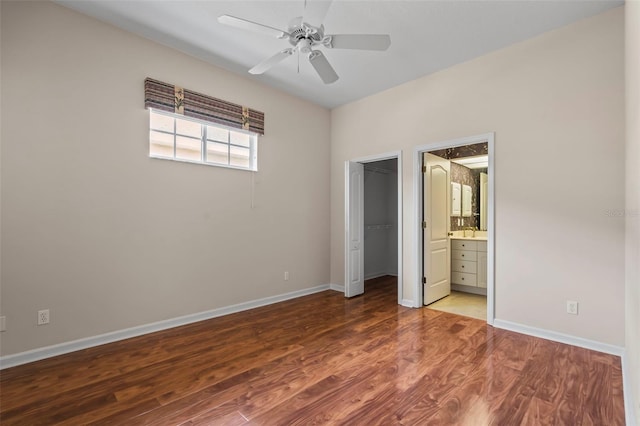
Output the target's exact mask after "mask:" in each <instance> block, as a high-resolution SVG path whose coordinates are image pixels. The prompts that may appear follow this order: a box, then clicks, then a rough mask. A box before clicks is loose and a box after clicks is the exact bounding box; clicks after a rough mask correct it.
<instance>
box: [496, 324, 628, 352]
mask: <svg viewBox="0 0 640 426" xmlns="http://www.w3.org/2000/svg"><path fill="white" fill-rule="evenodd" d="M493 326H494V327H496V328H502V329H504V330H509V331H515V332H516V333H522V334H527V335H529V336H535V337H540V338H542V339H547V340H552V341H554V342H560V343H566V344H567V345H572V346H578V347H581V348H585V349H591V350H593V351H598V352H604V353H606V354H610V355H617V356H619V357H622V354H623V353H624V348H623V347H621V346H615V345H610V344H608V343H602V342H596V341H595V340H589V339H583V338H582V337H576V336H571V335H569V334H563V333H558V332H555V331H551V330H544V329H542V328H536V327H530V326H528V325H523V324H518V323H515V322H511V321H505V320H500V319H497V318H496V319H495V320H494V321H493Z"/></svg>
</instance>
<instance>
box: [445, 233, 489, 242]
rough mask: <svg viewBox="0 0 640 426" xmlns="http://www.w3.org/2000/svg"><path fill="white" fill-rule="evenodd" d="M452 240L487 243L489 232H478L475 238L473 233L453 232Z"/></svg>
mask: <svg viewBox="0 0 640 426" xmlns="http://www.w3.org/2000/svg"><path fill="white" fill-rule="evenodd" d="M452 234H453V235H452V236H451V238H453V239H456V240H477V241H487V231H476V232H475V236H474V235H473V234H474V232H473V231H453V232H452Z"/></svg>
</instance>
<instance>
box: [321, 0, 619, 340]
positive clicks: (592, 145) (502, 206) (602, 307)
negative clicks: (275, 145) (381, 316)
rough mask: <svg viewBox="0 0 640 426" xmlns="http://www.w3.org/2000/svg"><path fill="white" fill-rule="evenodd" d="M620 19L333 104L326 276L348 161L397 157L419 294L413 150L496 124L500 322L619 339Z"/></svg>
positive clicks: (338, 234)
mask: <svg viewBox="0 0 640 426" xmlns="http://www.w3.org/2000/svg"><path fill="white" fill-rule="evenodd" d="M623 19H624V17H623V9H622V8H617V9H614V10H611V11H609V12H606V13H604V14H602V15H599V16H596V17H594V18H591V19H587V20H585V21H581V22H579V23H576V24H573V25H571V26H567V27H564V28H562V29H559V30H556V31H552V32H549V33H546V34H544V35H542V36H539V37H537V38H534V39H531V40H528V41H525V42H522V43H519V44H516V45H513V46H511V47H508V48H506V49H503V50H500V51H497V52H494V53H492V54H489V55H485V56H483V57H480V58H478V59H475V60H472V61H470V62H467V63H464V64H461V65H458V66H455V67H452V68H450V69H447V70H445V71H442V72H439V73H436V74H433V75H430V76H426V77H424V78H421V79H418V80H415V81H412V82H409V83H406V84H404V85H401V86H398V87H395V88H393V89H390V90H388V91H385V92H382V93H380V94H377V95H374V96H371V97H369V98H366V99H363V100H361V101H358V102H354V103H351V104H349V105H346V106H343V107H340V108H337V109H334V110H333V111H332V114H331V115H332V129H331V143H332V145H331V147H332V148H331V209H332V213H331V223H332V228H331V281H332V282H333V283H336V284H341V283H342V282H343V275H344V272H343V271H344V249H343V246H344V242H343V239H344V161H345V160H348V159H353V158H357V157H363V156H367V155H373V154H377V153H383V152H389V151H393V150H402V151H403V159H404V161H403V170H402V173H403V181H404V190H403V200H404V247H403V249H404V264H403V265H402V266H403V270H404V288H403V292H404V295H403V298H404V299H413V298H414V295H413V288H414V285H415V273H414V271H415V270H416V262H417V260H416V259H415V253H414V245H415V244H416V242H415V241H416V238H417V235H418V232H419V230H418V229H417V227H416V226H415V220H414V217H415V216H414V215H415V206H414V202H413V196H414V195H413V191H414V188H413V179H414V178H413V150H414V147H415V146H418V145H423V144H427V143H432V142H438V141H443V140H450V139H455V138H460V137H465V136H471V135H477V134H482V133H486V132H492V131H494V132H495V136H496V142H495V182H496V187H495V200H496V207H495V212H496V234H495V236H496V240H495V243H496V253H495V259H496V316H497V318H498V319H501V320H506V321H512V322H515V323H519V324H523V325H528V326H531V327H538V328H541V329H545V330H551V331H555V332H559V333H566V334H568V335H573V336H578V337H582V338H586V339H591V340H594V341H597V342H602V343H607V344H612V345H619V346H623V345H624V309H623V307H624V238H625V231H624V219H623V218H621V217H611V216H609V215H607V211H608V210H613V209H622V208H624V179H625V176H624V74H623V71H624V70H623V66H624V65H623V64H624V59H623V54H624V52H623V46H624V43H623V41H624V40H623V37H624V34H623V31H624V30H623V28H624V25H623V23H624V22H623ZM424 54H428V52H424ZM566 300H577V301H579V303H580V314H579V315H578V316H572V315H568V314H567V313H566V305H565V302H566Z"/></svg>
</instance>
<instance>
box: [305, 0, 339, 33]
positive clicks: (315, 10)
mask: <svg viewBox="0 0 640 426" xmlns="http://www.w3.org/2000/svg"><path fill="white" fill-rule="evenodd" d="M331 1H332V0H305V2H304V13H303V14H302V15H303V16H302V22H306V23H307V24H311V25H313V26H314V27H319V26H320V25H322V23H323V22H324V17H325V16H327V12H328V11H329V7H331Z"/></svg>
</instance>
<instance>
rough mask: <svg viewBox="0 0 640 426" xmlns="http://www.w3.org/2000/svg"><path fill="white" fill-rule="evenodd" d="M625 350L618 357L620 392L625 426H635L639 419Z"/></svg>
mask: <svg viewBox="0 0 640 426" xmlns="http://www.w3.org/2000/svg"><path fill="white" fill-rule="evenodd" d="M627 357H628V355H627V350H626V349H625V350H624V352H623V353H622V357H620V361H621V363H622V392H623V393H624V417H625V422H626V425H627V426H636V425H637V424H638V422H640V419H636V412H635V404H636V402H635V401H636V400H635V398H634V394H633V386H632V385H631V370H630V368H631V367H630V366H629V360H628V359H627Z"/></svg>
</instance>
